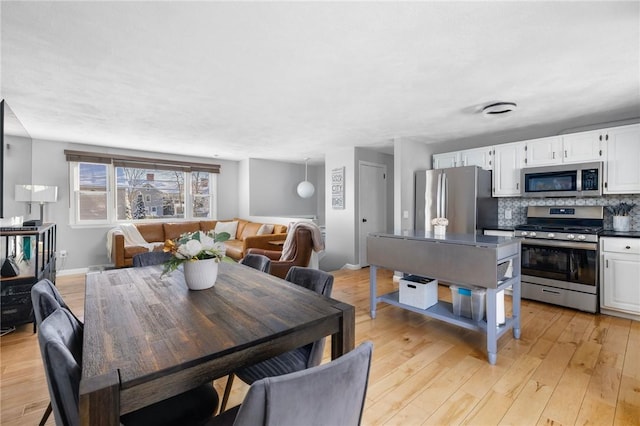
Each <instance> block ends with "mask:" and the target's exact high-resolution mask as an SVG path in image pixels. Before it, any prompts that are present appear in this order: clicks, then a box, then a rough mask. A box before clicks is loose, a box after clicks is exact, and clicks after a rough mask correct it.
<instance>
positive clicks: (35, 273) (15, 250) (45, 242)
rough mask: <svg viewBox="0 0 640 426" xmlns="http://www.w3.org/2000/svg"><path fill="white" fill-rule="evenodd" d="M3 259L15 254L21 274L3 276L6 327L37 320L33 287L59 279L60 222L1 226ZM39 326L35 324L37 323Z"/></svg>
mask: <svg viewBox="0 0 640 426" xmlns="http://www.w3.org/2000/svg"><path fill="white" fill-rule="evenodd" d="M0 236H1V244H2V245H1V250H2V259H1V260H2V262H3V263H4V261H5V259H6V258H7V257H12V256H13V257H14V258H15V259H16V263H17V265H18V267H19V269H20V272H19V274H18V275H17V276H3V277H2V278H1V279H2V281H1V282H2V289H1V292H0V305H1V310H2V312H1V318H0V325H1V326H2V328H3V329H6V328H10V327H14V326H16V325H20V324H26V323H30V322H33V320H34V319H33V307H32V305H31V287H33V285H34V284H35V283H37V282H38V281H40V280H42V279H44V278H48V279H49V280H51V281H52V282H54V283H55V279H56V225H55V224H51V223H49V224H44V225H42V226H34V227H4V228H1V229H0ZM34 327H35V325H34Z"/></svg>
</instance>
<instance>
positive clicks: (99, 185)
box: [75, 163, 109, 223]
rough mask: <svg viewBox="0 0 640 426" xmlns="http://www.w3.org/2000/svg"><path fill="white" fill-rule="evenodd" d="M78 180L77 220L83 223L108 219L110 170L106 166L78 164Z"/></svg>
mask: <svg viewBox="0 0 640 426" xmlns="http://www.w3.org/2000/svg"><path fill="white" fill-rule="evenodd" d="M76 170H77V179H76V185H75V187H76V205H77V211H76V218H77V220H78V221H82V222H87V223H89V222H96V221H97V222H101V221H106V220H107V219H108V209H109V197H108V195H109V185H108V182H109V170H108V167H107V165H106V164H92V163H78V164H77V167H76Z"/></svg>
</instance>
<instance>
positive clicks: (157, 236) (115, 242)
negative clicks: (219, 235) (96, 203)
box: [107, 218, 287, 268]
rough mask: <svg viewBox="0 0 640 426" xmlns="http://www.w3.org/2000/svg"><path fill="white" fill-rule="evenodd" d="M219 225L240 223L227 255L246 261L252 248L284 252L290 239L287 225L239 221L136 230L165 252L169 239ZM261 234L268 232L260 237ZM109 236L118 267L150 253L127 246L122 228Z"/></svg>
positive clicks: (141, 226) (142, 225)
mask: <svg viewBox="0 0 640 426" xmlns="http://www.w3.org/2000/svg"><path fill="white" fill-rule="evenodd" d="M218 222H221V224H220V225H219V228H225V230H226V229H228V228H229V227H231V228H232V229H233V222H237V228H236V232H235V234H234V235H232V236H231V237H232V239H230V240H228V241H226V242H225V246H226V247H227V256H229V257H230V258H232V259H234V260H240V259H242V258H243V257H244V255H245V254H246V253H247V250H249V249H250V248H258V249H264V250H282V243H284V240H285V239H286V238H287V227H286V225H276V224H274V225H271V224H263V223H258V222H250V221H248V220H243V219H238V218H234V219H233V220H223V221H216V220H202V221H198V222H173V223H168V222H158V223H139V224H136V225H135V227H136V228H137V229H138V231H139V232H140V234H141V235H142V237H143V238H144V239H145V240H146V241H147V243H158V244H156V245H155V247H154V248H153V251H159V250H162V247H163V244H162V243H164V241H166V240H172V239H175V238H178V237H179V236H180V235H181V234H183V233H185V232H195V231H198V230H200V231H210V230H214V229H216V225H217V224H218ZM263 225H265V226H263ZM271 227H273V228H271ZM258 231H261V232H264V233H263V234H261V235H258ZM269 231H270V232H269ZM109 235H110V238H111V261H112V262H113V263H114V266H115V267H116V268H124V267H127V266H132V265H133V256H135V255H136V254H138V253H144V252H147V251H149V248H148V247H145V246H139V245H126V244H125V236H124V233H123V232H122V231H121V230H119V229H115V230H112V231H111V232H110V233H109V234H108V237H107V238H109Z"/></svg>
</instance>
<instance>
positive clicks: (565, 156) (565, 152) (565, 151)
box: [564, 149, 567, 158]
mask: <svg viewBox="0 0 640 426" xmlns="http://www.w3.org/2000/svg"><path fill="white" fill-rule="evenodd" d="M564 158H567V150H566V149H565V150H564Z"/></svg>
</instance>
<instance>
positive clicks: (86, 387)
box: [80, 371, 120, 426]
mask: <svg viewBox="0 0 640 426" xmlns="http://www.w3.org/2000/svg"><path fill="white" fill-rule="evenodd" d="M80 424H82V425H85V426H89V425H91V426H119V425H120V379H119V376H118V372H117V371H114V372H112V373H111V374H105V375H103V376H99V377H94V378H92V379H91V380H88V381H87V380H83V381H81V382H80Z"/></svg>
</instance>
